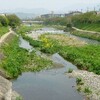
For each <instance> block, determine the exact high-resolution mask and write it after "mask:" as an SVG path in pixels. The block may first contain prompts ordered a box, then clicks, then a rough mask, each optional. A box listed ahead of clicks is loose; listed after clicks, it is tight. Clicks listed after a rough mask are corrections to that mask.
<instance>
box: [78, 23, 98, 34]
mask: <svg viewBox="0 0 100 100" xmlns="http://www.w3.org/2000/svg"><path fill="white" fill-rule="evenodd" d="M76 27H77V28H80V29H83V30H88V31H96V32H100V23H98V24H97V23H92V24H86V23H79V24H77V25H76Z"/></svg>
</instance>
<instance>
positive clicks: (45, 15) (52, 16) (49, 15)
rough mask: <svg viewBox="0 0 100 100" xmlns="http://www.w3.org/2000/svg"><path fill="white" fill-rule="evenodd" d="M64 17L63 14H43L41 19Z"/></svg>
mask: <svg viewBox="0 0 100 100" xmlns="http://www.w3.org/2000/svg"><path fill="white" fill-rule="evenodd" d="M54 17H65V14H44V15H41V18H54Z"/></svg>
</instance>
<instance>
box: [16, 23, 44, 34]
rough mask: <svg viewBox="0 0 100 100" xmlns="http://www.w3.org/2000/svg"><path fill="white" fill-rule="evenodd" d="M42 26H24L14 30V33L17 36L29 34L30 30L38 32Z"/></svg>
mask: <svg viewBox="0 0 100 100" xmlns="http://www.w3.org/2000/svg"><path fill="white" fill-rule="evenodd" d="M42 27H43V26H42V25H39V24H36V25H34V24H33V25H32V26H25V25H21V26H20V27H18V29H17V30H16V32H17V33H18V34H24V33H26V32H30V31H32V30H38V29H40V28H42Z"/></svg>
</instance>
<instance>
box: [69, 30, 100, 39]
mask: <svg viewBox="0 0 100 100" xmlns="http://www.w3.org/2000/svg"><path fill="white" fill-rule="evenodd" d="M71 34H73V35H76V36H80V37H84V38H89V39H93V40H97V41H100V34H99V33H90V32H80V31H77V30H73V31H71Z"/></svg>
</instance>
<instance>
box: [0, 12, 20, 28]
mask: <svg viewBox="0 0 100 100" xmlns="http://www.w3.org/2000/svg"><path fill="white" fill-rule="evenodd" d="M20 23H21V20H20V19H19V18H18V17H17V16H16V15H15V14H5V15H0V26H5V27H7V26H11V27H12V28H15V27H17V26H18V25H20Z"/></svg>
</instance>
